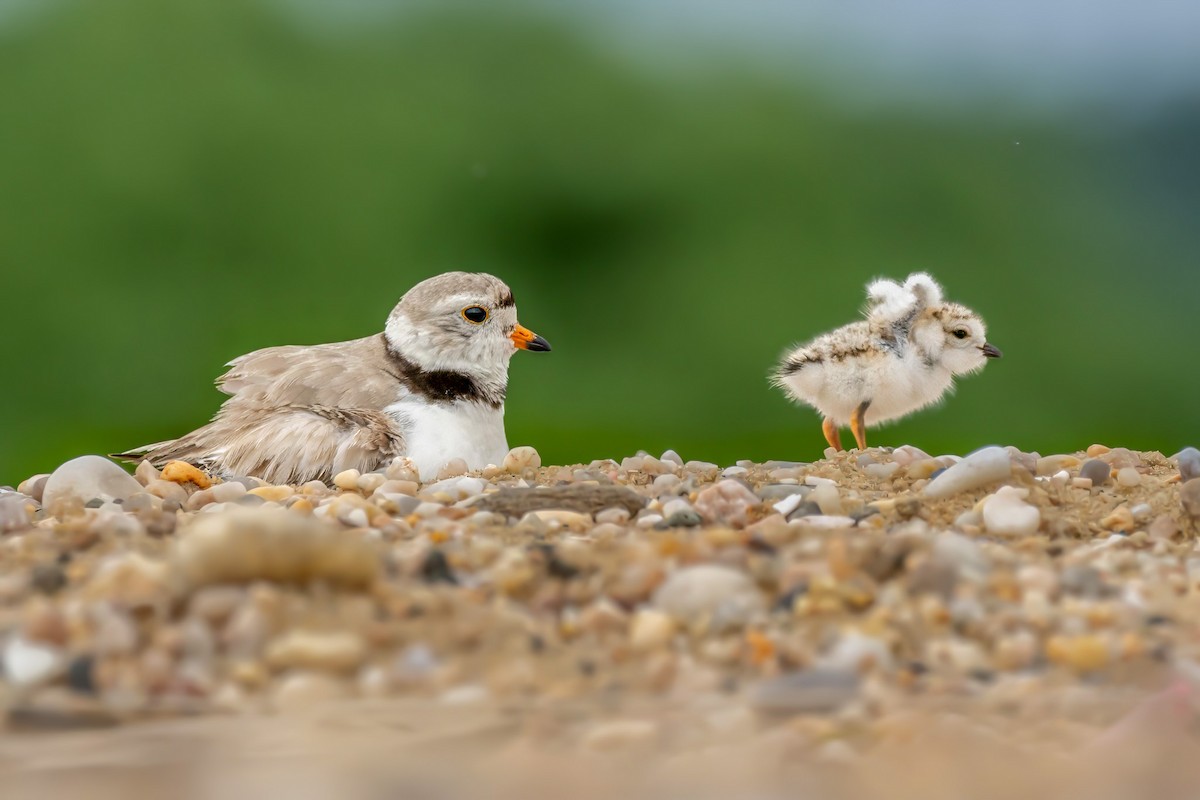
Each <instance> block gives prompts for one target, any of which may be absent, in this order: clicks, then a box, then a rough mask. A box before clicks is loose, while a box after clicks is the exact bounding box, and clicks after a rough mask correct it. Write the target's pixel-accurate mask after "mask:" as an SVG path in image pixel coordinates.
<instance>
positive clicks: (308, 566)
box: [170, 507, 379, 590]
mask: <svg viewBox="0 0 1200 800" xmlns="http://www.w3.org/2000/svg"><path fill="white" fill-rule="evenodd" d="M170 573H171V579H172V582H173V584H174V585H175V586H178V587H180V588H187V589H190V590H195V589H198V588H200V587H202V586H208V585H210V584H214V583H249V582H252V581H256V580H266V581H277V582H281V583H308V582H310V581H315V580H322V581H327V582H329V583H332V584H334V585H340V586H345V587H348V588H355V587H365V586H367V585H369V584H371V583H372V582H373V581H374V580H375V578H376V577H377V575H378V574H379V554H378V552H377V551H376V549H375V548H374V547H373V546H371V545H370V543H368V542H366V541H362V540H359V539H355V538H352V537H347V536H344V535H342V534H340V533H339V532H338V530H337V529H336V528H331V527H329V526H328V525H327V524H326V523H323V522H320V521H318V520H316V519H313V518H311V517H302V516H297V515H296V514H293V513H290V512H287V511H282V510H278V509H270V508H266V507H259V508H239V509H233V510H230V511H227V512H223V513H221V514H214V515H210V516H206V517H201V518H198V519H197V520H196V521H194V522H193V523H192V524H191V525H189V526H188V534H187V536H184V537H183V538H182V539H180V541H179V543H178V546H177V547H176V549H175V552H174V553H173V555H172V558H171V561H170Z"/></svg>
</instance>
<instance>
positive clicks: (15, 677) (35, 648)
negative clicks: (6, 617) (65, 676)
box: [0, 634, 67, 687]
mask: <svg viewBox="0 0 1200 800" xmlns="http://www.w3.org/2000/svg"><path fill="white" fill-rule="evenodd" d="M0 663H3V665H4V677H5V679H6V680H7V681H9V682H10V683H12V684H13V685H15V686H21V687H25V686H36V685H39V684H42V683H45V682H46V681H49V680H50V679H51V678H53V677H56V676H58V675H59V674H61V673H62V671H63V670H64V669H66V666H67V659H66V656H65V655H64V653H63V652H62V651H61V650H60V649H59V648H57V647H52V646H50V645H48V644H45V643H43V642H30V641H28V640H26V639H25V638H23V637H22V636H20V635H15V634H14V635H10V636H9V637H8V641H7V642H5V644H4V651H3V656H2V657H0Z"/></svg>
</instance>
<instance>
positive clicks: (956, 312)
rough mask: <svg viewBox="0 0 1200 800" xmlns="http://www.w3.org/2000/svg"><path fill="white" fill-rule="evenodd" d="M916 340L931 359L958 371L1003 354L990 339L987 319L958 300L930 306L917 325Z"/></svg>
mask: <svg viewBox="0 0 1200 800" xmlns="http://www.w3.org/2000/svg"><path fill="white" fill-rule="evenodd" d="M913 340H914V341H915V342H916V343H917V344H918V345H919V346H920V347H921V349H922V350H923V351H924V352H925V353H926V354H927V355H928V357H929V358H930V359H931V360H933V361H934V362H936V363H939V364H941V365H942V366H943V367H945V368H946V369H948V370H949V371H950V372H951V373H953V374H955V375H964V374H966V373H969V372H975V371H977V370H980V369H982V368H983V365H984V364H986V363H987V360H988V359H989V358H1000V355H1001V353H1000V351H999V350H998V349H997V348H996V347H995V346H993V345H991V344H989V343H988V340H987V329H986V327H985V326H984V324H983V319H982V318H980V316H979V315H978V314H976V313H975V312H974V311H972V310H971V309H969V308H967V307H965V306H961V305H959V304H958V303H948V302H941V303H938V304H936V305H932V306H930V307H928V308H926V309H925V310H924V311H923V312H922V313H921V314H920V316H918V318H917V320H916V323H915V324H914V326H913Z"/></svg>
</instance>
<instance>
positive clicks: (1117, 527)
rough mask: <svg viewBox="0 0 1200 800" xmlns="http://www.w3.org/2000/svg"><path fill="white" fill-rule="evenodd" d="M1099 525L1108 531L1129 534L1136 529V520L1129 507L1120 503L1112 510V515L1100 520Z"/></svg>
mask: <svg viewBox="0 0 1200 800" xmlns="http://www.w3.org/2000/svg"><path fill="white" fill-rule="evenodd" d="M1100 524H1101V525H1102V526H1104V527H1105V528H1107V529H1108V530H1110V531H1123V532H1125V533H1130V532H1132V531H1133V530H1134V528H1136V527H1137V520H1135V519H1134V517H1133V512H1132V511H1130V510H1129V506H1127V505H1125V504H1124V503H1122V504H1121V505H1119V506H1117V507H1116V508H1114V509H1113V511H1112V513H1111V514H1109V515H1108V516H1106V517H1104V518H1103V519H1102V520H1100Z"/></svg>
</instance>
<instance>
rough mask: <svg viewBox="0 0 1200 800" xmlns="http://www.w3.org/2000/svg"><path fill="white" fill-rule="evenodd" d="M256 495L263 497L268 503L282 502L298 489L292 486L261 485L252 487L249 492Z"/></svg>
mask: <svg viewBox="0 0 1200 800" xmlns="http://www.w3.org/2000/svg"><path fill="white" fill-rule="evenodd" d="M249 493H250V494H251V495H253V496H255V497H261V498H262V499H263V500H266V501H267V502H268V503H282V502H283V501H284V500H287V499H288V498H289V497H291V496H292V495H294V494H295V493H296V490H295V489H293V488H292V487H290V486H260V487H258V488H257V489H251V490H250V492H249Z"/></svg>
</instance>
